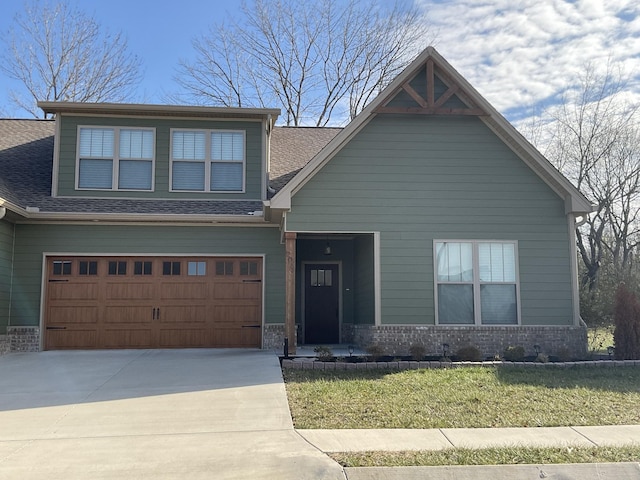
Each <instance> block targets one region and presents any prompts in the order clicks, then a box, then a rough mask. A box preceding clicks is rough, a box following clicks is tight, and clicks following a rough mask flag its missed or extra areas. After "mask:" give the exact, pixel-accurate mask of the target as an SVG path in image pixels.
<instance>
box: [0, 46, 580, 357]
mask: <svg viewBox="0 0 640 480" xmlns="http://www.w3.org/2000/svg"><path fill="white" fill-rule="evenodd" d="M40 107H41V108H42V109H43V110H44V111H45V112H47V113H52V114H54V117H55V120H54V121H37V120H31V121H29V120H0V205H1V207H0V215H1V216H2V219H1V220H0V351H5V352H6V351H27V350H31V351H33V350H43V349H44V350H50V349H72V348H73V349H96V348H191V347H249V348H274V349H277V350H280V351H281V350H282V348H283V345H284V341H285V339H287V343H288V345H289V349H290V351H291V352H292V353H293V352H295V349H296V345H302V344H306V345H315V344H324V345H332V344H356V345H360V346H362V347H366V346H368V345H371V344H378V345H380V346H381V347H383V349H384V350H385V351H387V352H388V353H389V354H394V355H402V354H407V352H408V350H409V347H410V346H411V345H413V344H418V343H420V344H423V345H424V346H425V347H426V350H427V352H429V353H432V354H438V353H440V352H441V351H442V345H443V344H447V345H448V346H449V348H450V349H451V351H455V350H456V349H457V348H459V347H461V346H465V345H474V346H476V347H478V348H479V349H480V350H481V351H482V352H483V353H484V354H485V355H487V356H490V355H493V354H495V353H499V352H502V350H503V349H504V348H505V347H507V346H509V345H521V346H523V347H525V349H526V350H527V351H529V352H532V351H533V345H539V346H540V348H541V349H542V350H543V351H545V352H547V353H549V354H552V355H553V354H555V353H557V352H560V351H561V350H562V351H564V352H571V353H572V354H573V355H575V356H580V355H583V354H584V353H585V349H586V329H585V327H584V325H583V323H582V321H581V319H580V312H579V304H578V289H577V256H576V250H575V227H576V224H577V222H579V221H580V220H581V219H583V218H584V216H585V215H587V214H588V213H589V212H590V211H591V209H592V207H591V205H590V203H589V202H588V201H587V199H586V198H585V197H584V196H583V195H582V194H580V192H578V191H577V190H576V189H575V187H573V185H572V184H571V183H570V182H569V181H568V180H567V179H566V178H564V177H563V176H562V175H561V174H560V173H559V172H558V171H557V170H556V169H555V168H554V167H553V166H552V165H551V164H550V163H549V162H548V161H547V160H546V159H545V158H544V157H543V156H542V155H541V154H540V153H539V152H538V151H537V150H536V149H535V148H534V147H533V146H532V145H531V144H529V143H528V142H527V141H526V140H525V139H524V138H523V137H522V136H521V135H520V134H519V133H518V132H517V131H516V130H515V129H514V128H513V127H512V126H511V125H510V124H509V123H508V122H507V121H506V120H505V119H504V117H502V116H501V115H500V114H499V113H498V112H497V111H496V110H495V109H494V108H493V107H492V106H491V105H489V104H488V103H487V101H486V100H484V99H483V98H482V97H481V96H480V95H479V94H478V92H477V91H476V90H475V89H474V88H473V87H472V86H471V85H469V83H468V82H467V81H466V80H465V79H464V78H462V77H461V76H460V75H459V74H458V73H457V72H456V71H455V70H454V69H453V68H452V67H451V65H449V64H448V63H447V62H446V61H445V60H444V59H443V58H442V57H441V56H440V55H439V54H438V53H437V52H436V51H435V50H434V49H433V48H428V49H426V50H425V51H424V52H423V53H422V54H421V55H420V56H419V57H418V58H416V60H415V61H414V62H413V63H411V65H409V66H408V67H407V69H406V70H405V71H404V72H403V73H402V74H400V75H399V76H398V77H397V78H396V79H395V80H394V81H393V82H392V83H391V84H390V85H389V86H388V87H387V88H386V89H385V90H383V91H382V92H381V93H380V95H379V96H378V97H377V98H376V99H375V100H374V101H373V102H371V104H370V105H369V106H368V107H367V108H366V109H365V110H364V111H363V112H362V113H361V114H360V115H358V117H356V118H355V119H354V120H353V121H352V122H351V123H350V124H348V125H347V126H346V127H345V128H344V129H337V128H305V127H297V128H289V127H277V126H275V123H276V120H277V117H278V115H279V110H276V109H240V108H219V107H189V106H174V105H171V106H166V105H164V106H160V105H128V104H86V103H67V102H41V103H40Z"/></svg>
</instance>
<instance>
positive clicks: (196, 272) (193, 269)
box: [187, 262, 207, 277]
mask: <svg viewBox="0 0 640 480" xmlns="http://www.w3.org/2000/svg"><path fill="white" fill-rule="evenodd" d="M206 274H207V262H188V263H187V275H190V276H199V277H201V276H204V275H206Z"/></svg>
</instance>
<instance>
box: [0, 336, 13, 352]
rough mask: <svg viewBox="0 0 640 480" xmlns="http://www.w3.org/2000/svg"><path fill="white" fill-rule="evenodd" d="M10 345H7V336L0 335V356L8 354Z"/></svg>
mask: <svg viewBox="0 0 640 480" xmlns="http://www.w3.org/2000/svg"><path fill="white" fill-rule="evenodd" d="M10 348H11V345H10V344H9V336H8V335H0V356H2V355H5V354H7V353H9V349H10Z"/></svg>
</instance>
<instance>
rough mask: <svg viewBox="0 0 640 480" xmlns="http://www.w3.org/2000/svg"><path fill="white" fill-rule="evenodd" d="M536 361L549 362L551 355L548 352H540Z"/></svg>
mask: <svg viewBox="0 0 640 480" xmlns="http://www.w3.org/2000/svg"><path fill="white" fill-rule="evenodd" d="M536 362H538V363H549V355H547V354H546V353H539V354H538V356H537V357H536Z"/></svg>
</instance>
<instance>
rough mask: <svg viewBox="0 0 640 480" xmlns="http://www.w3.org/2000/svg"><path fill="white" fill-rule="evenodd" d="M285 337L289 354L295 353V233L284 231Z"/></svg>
mask: <svg viewBox="0 0 640 480" xmlns="http://www.w3.org/2000/svg"><path fill="white" fill-rule="evenodd" d="M284 239H285V240H284V241H285V251H286V253H285V256H286V271H285V302H286V306H285V317H284V329H285V338H288V339H289V355H295V353H296V233H295V232H285V234H284Z"/></svg>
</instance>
